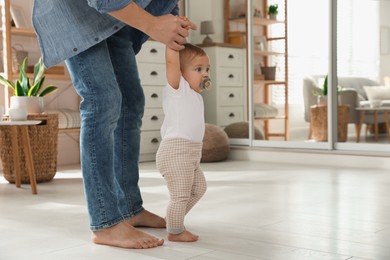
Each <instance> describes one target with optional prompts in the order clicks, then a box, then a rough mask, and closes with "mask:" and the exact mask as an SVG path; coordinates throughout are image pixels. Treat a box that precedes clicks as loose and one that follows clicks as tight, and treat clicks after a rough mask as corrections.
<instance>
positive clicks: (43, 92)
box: [38, 86, 58, 97]
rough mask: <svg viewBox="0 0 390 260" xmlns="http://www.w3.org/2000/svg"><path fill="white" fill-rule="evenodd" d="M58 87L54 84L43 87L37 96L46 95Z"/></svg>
mask: <svg viewBox="0 0 390 260" xmlns="http://www.w3.org/2000/svg"><path fill="white" fill-rule="evenodd" d="M57 89H58V87H56V86H48V87H47V88H45V89H44V90H43V91H42V92H41V93H40V94H39V95H38V96H39V97H43V96H46V95H48V94H50V93H52V92H54V91H56V90H57Z"/></svg>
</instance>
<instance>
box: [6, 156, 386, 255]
mask: <svg viewBox="0 0 390 260" xmlns="http://www.w3.org/2000/svg"><path fill="white" fill-rule="evenodd" d="M362 158H363V159H364V157H362ZM202 167H203V169H204V171H205V175H206V178H207V182H208V191H207V193H206V195H205V196H204V198H203V199H202V200H201V201H200V202H199V204H198V205H197V206H196V207H195V208H194V209H193V210H192V211H191V212H190V213H189V215H188V216H187V218H186V227H187V229H188V230H190V231H192V232H194V233H197V234H198V235H200V240H199V241H198V242H195V243H173V242H169V241H166V242H165V244H164V246H162V247H159V248H155V249H147V250H125V249H120V248H112V247H106V246H98V245H94V244H92V243H91V242H90V232H89V230H88V220H87V214H86V208H85V202H84V197H83V192H82V181H81V179H80V170H79V168H78V167H70V168H64V169H60V170H59V172H58V174H57V175H56V177H55V179H54V180H53V181H51V182H48V183H41V184H38V195H31V191H30V187H29V185H22V188H21V189H17V188H16V187H15V186H14V185H11V184H8V183H7V182H6V181H5V180H4V179H2V177H0V259H1V260H8V259H10V260H11V259H12V260H13V259H29V260H31V259H39V260H41V259H48V260H49V259H50V260H61V259H79V260H88V259H94V260H95V259H98V260H100V259H102V260H103V259H104V260H105V259H115V260H117V259H135V260H156V259H169V260H175V259H191V260H217V259H220V260H228V259H232V260H236V259H239V260H247V259H248V260H252V259H264V260H266V259H278V260H279V259H280V260H289V259H294V260H309V259H310V260H316V259H324V260H325V259H326V260H328V259H349V260H351V259H352V260H362V259H375V260H382V259H383V260H385V259H390V172H389V171H388V170H375V169H372V170H367V169H364V170H360V169H354V168H343V169H334V168H329V167H323V166H321V167H319V168H317V167H312V166H299V165H283V164H267V163H260V162H243V161H227V162H222V163H209V164H203V165H202ZM140 185H141V187H142V193H143V198H144V202H145V207H146V208H147V209H149V210H151V211H154V212H156V213H158V214H160V215H162V216H164V215H165V213H164V212H165V208H166V205H167V203H168V193H167V189H166V186H165V183H164V180H163V179H162V177H161V176H160V174H159V173H158V172H157V171H156V169H155V166H154V163H142V164H141V180H140ZM144 230H146V231H148V232H150V233H152V234H154V235H156V236H159V237H165V236H166V234H165V230H161V229H160V230H158V229H144Z"/></svg>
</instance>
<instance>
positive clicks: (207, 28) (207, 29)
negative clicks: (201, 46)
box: [200, 21, 214, 43]
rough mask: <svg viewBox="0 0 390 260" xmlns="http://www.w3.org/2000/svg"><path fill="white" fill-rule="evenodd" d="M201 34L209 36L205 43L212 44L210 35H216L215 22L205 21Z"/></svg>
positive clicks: (202, 23) (202, 24)
mask: <svg viewBox="0 0 390 260" xmlns="http://www.w3.org/2000/svg"><path fill="white" fill-rule="evenodd" d="M200 34H202V35H207V36H206V38H204V40H203V43H212V42H213V40H212V39H211V38H210V36H209V34H214V25H213V21H203V22H201V23H200Z"/></svg>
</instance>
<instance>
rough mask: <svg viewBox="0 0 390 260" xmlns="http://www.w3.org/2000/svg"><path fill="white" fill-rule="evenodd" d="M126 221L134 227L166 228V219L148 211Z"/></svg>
mask: <svg viewBox="0 0 390 260" xmlns="http://www.w3.org/2000/svg"><path fill="white" fill-rule="evenodd" d="M125 221H126V222H127V223H128V224H130V225H131V226H133V227H150V228H165V226H166V222H165V219H163V218H162V217H159V216H157V215H156V214H153V213H151V212H149V211H147V210H143V211H141V212H140V213H138V214H137V215H135V216H134V217H131V218H129V219H126V220H125Z"/></svg>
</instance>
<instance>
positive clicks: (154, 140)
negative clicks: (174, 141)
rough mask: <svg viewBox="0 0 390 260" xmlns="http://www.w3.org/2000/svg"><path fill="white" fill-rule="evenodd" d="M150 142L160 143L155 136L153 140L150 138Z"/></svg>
mask: <svg viewBox="0 0 390 260" xmlns="http://www.w3.org/2000/svg"><path fill="white" fill-rule="evenodd" d="M150 142H151V143H152V144H157V143H158V139H157V138H153V139H152V140H150Z"/></svg>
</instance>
